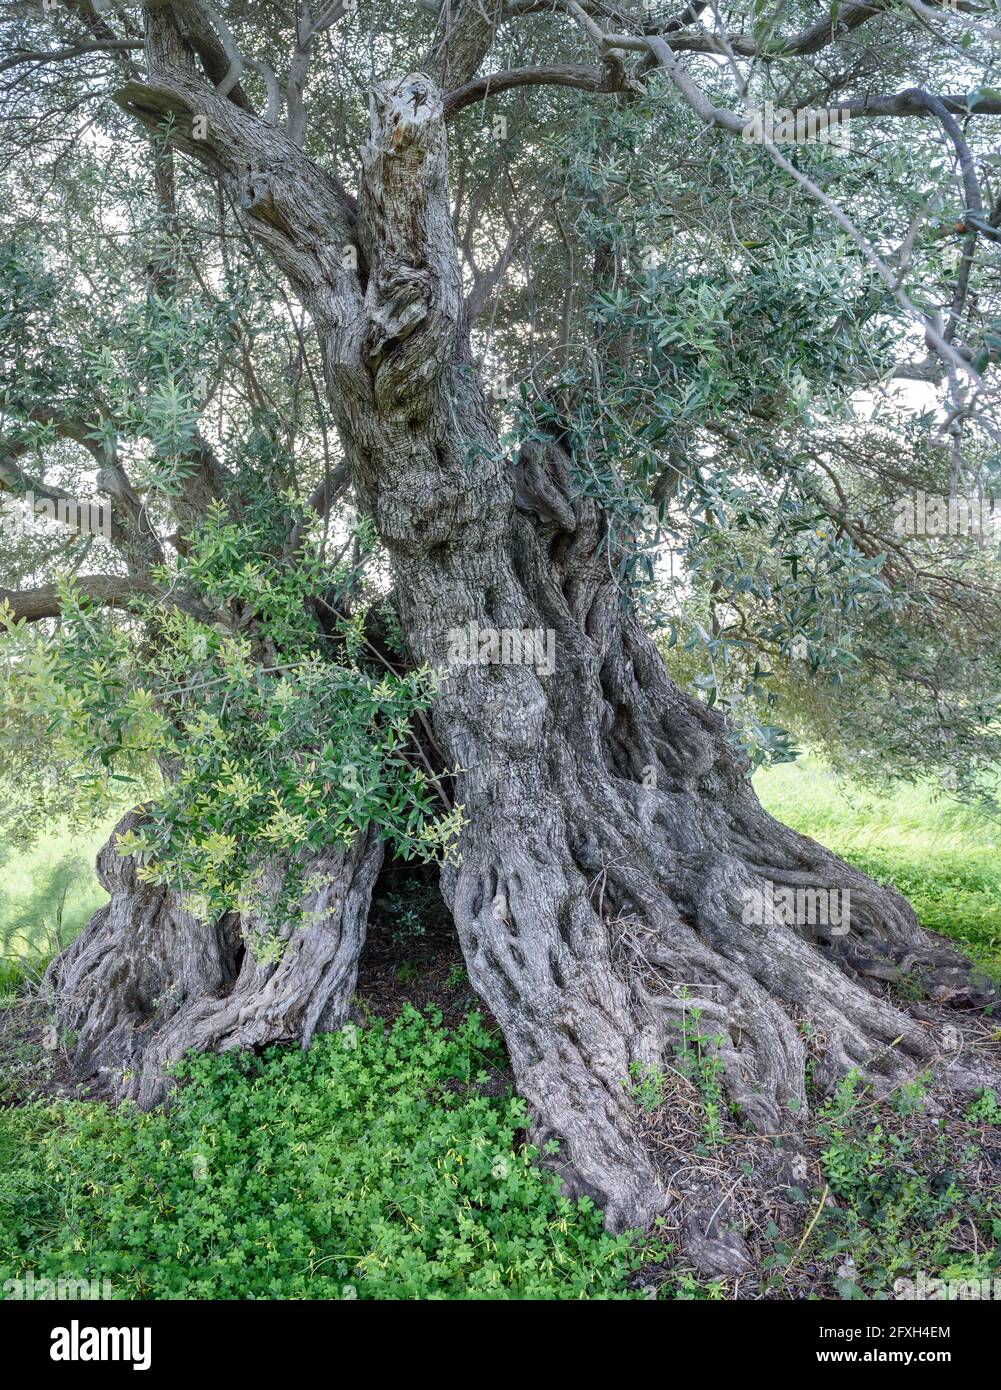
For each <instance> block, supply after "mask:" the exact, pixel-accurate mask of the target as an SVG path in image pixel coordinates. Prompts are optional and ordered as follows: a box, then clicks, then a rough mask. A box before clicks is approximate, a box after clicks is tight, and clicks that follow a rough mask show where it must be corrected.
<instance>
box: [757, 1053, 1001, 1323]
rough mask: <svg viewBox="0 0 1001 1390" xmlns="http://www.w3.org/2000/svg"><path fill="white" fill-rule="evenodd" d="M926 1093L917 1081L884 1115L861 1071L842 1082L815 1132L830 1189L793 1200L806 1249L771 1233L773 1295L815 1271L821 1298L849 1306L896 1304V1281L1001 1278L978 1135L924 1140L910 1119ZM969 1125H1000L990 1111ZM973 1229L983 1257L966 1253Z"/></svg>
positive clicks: (993, 1198)
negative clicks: (981, 1180) (796, 1275)
mask: <svg viewBox="0 0 1001 1390" xmlns="http://www.w3.org/2000/svg"><path fill="white" fill-rule="evenodd" d="M926 1094H927V1091H926V1086H925V1084H924V1083H923V1082H922V1081H920V1080H918V1081H915V1082H912V1083H910V1084H909V1085H908V1086H907V1087H905V1088H903V1089H902V1090H901V1091H898V1092H894V1093H893V1094H892V1095H891V1096H890V1097H889V1098H888V1102H887V1105H886V1108H885V1109H881V1108H880V1106H879V1105H878V1104H877V1102H875V1101H874V1100H873V1098H872V1096H871V1094H870V1092H869V1090H868V1088H867V1087H865V1086H864V1085H862V1083H861V1081H860V1079H859V1076H858V1074H857V1073H849V1074H848V1075H847V1076H846V1077H844V1078H843V1079H842V1080H841V1081H840V1082H839V1083H838V1086H837V1087H836V1089H835V1092H834V1094H833V1095H832V1096H831V1097H830V1098H829V1099H828V1100H827V1101H825V1102H824V1103H823V1105H822V1106H821V1108H820V1110H819V1113H818V1115H817V1120H816V1123H815V1126H814V1135H815V1137H816V1140H817V1141H818V1142H819V1144H820V1146H821V1152H820V1156H819V1157H820V1166H821V1170H822V1173H823V1178H824V1183H825V1186H824V1187H823V1189H822V1190H821V1191H819V1192H813V1193H812V1194H806V1193H803V1192H799V1191H794V1193H793V1195H794V1196H795V1197H796V1199H797V1200H798V1201H800V1202H802V1203H803V1207H804V1213H805V1215H804V1239H805V1243H804V1240H803V1239H801V1240H800V1242H799V1243H798V1244H795V1245H794V1244H791V1243H789V1242H788V1241H786V1240H784V1239H783V1238H781V1237H780V1236H779V1232H778V1229H777V1228H776V1227H774V1226H773V1227H772V1228H771V1230H770V1232H769V1233H768V1234H770V1235H771V1237H772V1238H773V1241H774V1253H773V1254H772V1255H771V1256H769V1257H768V1258H767V1260H766V1262H765V1267H766V1269H768V1270H769V1271H771V1273H770V1274H769V1277H768V1279H767V1281H766V1287H767V1288H768V1289H770V1290H773V1291H774V1290H784V1289H787V1288H788V1286H789V1283H788V1281H789V1280H790V1278H791V1276H792V1274H793V1271H794V1270H796V1269H797V1268H799V1269H800V1270H801V1269H802V1266H804V1265H807V1264H809V1265H810V1266H811V1267H812V1268H815V1269H817V1270H819V1271H821V1272H823V1274H824V1276H825V1288H824V1291H823V1292H822V1293H821V1296H828V1297H829V1296H835V1297H839V1298H843V1299H849V1300H853V1299H878V1300H883V1299H888V1298H893V1297H894V1296H895V1295H894V1283H895V1281H896V1280H897V1279H901V1278H910V1279H912V1280H913V1279H914V1278H915V1277H916V1276H918V1275H922V1274H923V1275H925V1276H927V1277H928V1278H932V1279H937V1278H957V1279H960V1278H978V1279H981V1278H990V1277H991V1276H996V1274H997V1271H998V1269H999V1267H1001V1250H999V1249H998V1248H997V1242H998V1237H999V1235H1001V1200H999V1198H1001V1193H999V1191H998V1189H997V1188H996V1187H994V1188H992V1187H990V1186H987V1187H985V1188H984V1187H976V1188H975V1187H974V1186H973V1184H972V1183H970V1182H969V1181H968V1177H969V1174H970V1173H971V1172H975V1171H977V1170H979V1169H981V1166H982V1165H981V1164H980V1163H979V1161H978V1153H977V1149H976V1147H975V1141H976V1138H977V1135H976V1132H975V1131H974V1130H971V1129H964V1128H962V1127H961V1126H958V1125H957V1124H956V1121H955V1120H953V1121H952V1123H951V1127H950V1129H949V1130H948V1131H945V1130H943V1131H942V1132H940V1133H938V1134H937V1136H935V1137H934V1138H933V1139H931V1140H929V1139H928V1136H927V1134H924V1135H922V1140H923V1142H919V1138H918V1133H919V1131H918V1130H917V1129H916V1127H914V1126H912V1125H911V1126H909V1125H908V1124H907V1117H908V1116H910V1115H912V1114H914V1113H916V1112H917V1111H919V1110H921V1109H922V1108H923V1105H924V1101H925V1097H926ZM978 1104H979V1102H978ZM999 1114H1001V1112H999ZM894 1116H896V1117H898V1118H897V1119H896V1120H895V1119H894ZM965 1118H966V1123H967V1124H974V1123H996V1118H993V1112H990V1110H989V1105H985V1106H984V1109H983V1113H981V1112H978V1111H976V1107H974V1109H973V1110H971V1111H969V1112H968V1113H967V1116H966V1117H965ZM964 1170H965V1171H964ZM971 1230H972V1231H973V1232H974V1233H975V1236H974V1243H975V1247H976V1249H977V1251H978V1253H977V1254H976V1255H971V1254H967V1253H965V1252H966V1250H967V1247H968V1241H969V1234H970V1231H971Z"/></svg>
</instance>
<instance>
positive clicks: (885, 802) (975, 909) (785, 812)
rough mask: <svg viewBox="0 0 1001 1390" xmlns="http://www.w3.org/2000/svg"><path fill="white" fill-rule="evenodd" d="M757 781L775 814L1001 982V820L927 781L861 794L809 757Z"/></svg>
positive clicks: (763, 774)
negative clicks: (889, 892) (885, 889)
mask: <svg viewBox="0 0 1001 1390" xmlns="http://www.w3.org/2000/svg"><path fill="white" fill-rule="evenodd" d="M754 785H755V788H756V790H757V793H758V796H759V797H760V798H761V801H762V804H763V805H764V807H765V809H766V810H767V811H769V812H770V813H771V814H772V815H773V816H775V818H776V819H777V820H780V821H784V822H785V823H786V824H787V825H791V826H793V827H794V829H796V830H799V831H801V832H802V833H803V834H804V835H809V836H811V837H812V838H813V839H815V840H819V841H820V843H821V844H823V845H826V846H827V847H828V848H829V849H832V850H833V851H834V852H835V854H838V855H840V856H841V857H842V858H843V859H847V860H848V862H849V863H851V864H854V865H855V866H856V868H858V869H861V870H862V871H863V873H866V874H868V875H869V876H870V877H871V878H875V879H878V880H879V881H880V882H881V883H891V884H893V885H894V886H895V887H896V888H897V889H898V890H899V891H900V892H901V893H903V895H904V897H905V898H907V899H908V900H909V901H910V902H911V904H912V905H913V907H914V910H915V912H916V913H917V915H918V918H919V920H920V921H921V923H922V925H923V926H925V927H927V928H928V929H929V930H930V931H934V932H940V933H941V934H942V935H943V936H948V937H951V938H952V939H953V940H954V941H955V942H957V944H958V945H960V946H961V947H962V948H963V949H964V950H965V951H967V952H968V953H969V955H970V956H971V957H972V958H973V959H974V960H976V961H977V963H978V964H979V965H980V966H981V967H982V968H983V969H984V970H985V972H986V973H988V974H991V975H993V976H994V977H995V978H997V979H1001V821H998V820H992V819H991V818H990V817H988V816H987V815H986V814H985V813H984V812H982V811H979V810H976V809H974V808H972V807H965V806H960V805H958V804H957V803H955V802H953V801H950V800H949V799H948V798H946V797H943V796H941V795H937V796H936V795H935V794H934V793H933V792H932V791H930V790H929V789H928V788H927V787H923V786H916V787H898V788H896V789H894V790H891V791H889V792H887V793H886V794H885V795H882V796H876V795H873V794H872V793H869V792H862V791H859V790H858V789H857V788H854V787H850V786H846V785H845V784H844V783H839V782H838V781H837V779H836V778H835V777H834V776H833V775H832V774H831V773H830V772H829V771H827V769H826V768H824V767H823V766H822V765H820V764H818V763H816V762H814V761H813V760H812V759H808V758H807V759H803V760H801V761H799V762H796V763H785V764H782V765H781V766H779V767H774V768H769V769H767V770H765V771H762V772H759V773H758V774H757V776H756V777H755V779H754Z"/></svg>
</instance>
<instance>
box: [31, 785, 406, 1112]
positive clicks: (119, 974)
mask: <svg viewBox="0 0 1001 1390" xmlns="http://www.w3.org/2000/svg"><path fill="white" fill-rule="evenodd" d="M141 819H142V817H141V813H137V812H129V814H128V815H127V816H125V817H124V818H123V820H122V821H121V822H120V823H119V825H118V826H117V827H116V830H115V833H114V834H113V835H112V837H111V839H110V840H109V841H108V843H107V844H106V845H105V846H104V848H103V849H102V850H101V852H100V854H99V855H98V860H97V872H98V878H99V879H100V881H101V884H102V886H103V887H104V888H105V889H106V890H107V891H108V893H109V894H110V895H111V897H110V901H109V902H108V903H107V904H105V906H104V907H101V908H99V909H98V910H97V912H95V914H94V916H93V917H92V918H91V920H90V922H89V923H88V924H87V926H86V927H85V928H84V930H83V931H82V932H81V934H80V935H79V936H78V937H77V939H76V941H74V942H73V944H72V945H71V946H69V947H68V948H67V949H66V950H65V951H64V952H63V953H62V954H61V955H60V956H58V957H57V958H56V960H55V961H53V963H52V965H51V966H50V968H49V970H48V972H47V974H46V977H45V980H44V983H43V992H44V994H45V995H46V996H47V997H48V998H50V999H51V1000H52V1002H53V1003H54V1005H55V1008H56V1012H57V1014H58V1017H59V1019H60V1022H61V1023H62V1025H63V1026H64V1027H65V1028H67V1029H69V1030H71V1032H72V1034H73V1035H74V1036H73V1043H72V1052H73V1061H74V1065H75V1067H76V1070H77V1071H78V1072H79V1074H80V1075H81V1076H85V1077H94V1076H97V1077H102V1078H103V1079H104V1080H105V1081H106V1082H107V1084H108V1085H109V1086H110V1088H111V1089H112V1090H113V1091H114V1092H115V1093H116V1094H117V1095H120V1096H126V1097H129V1098H130V1099H133V1100H135V1101H137V1102H138V1103H139V1104H140V1105H143V1106H149V1105H153V1104H156V1103H157V1102H158V1101H159V1100H161V1099H162V1098H163V1096H164V1095H165V1093H166V1091H167V1086H168V1072H167V1069H168V1068H169V1067H170V1066H171V1065H172V1064H173V1063H175V1062H177V1061H179V1060H180V1058H181V1057H182V1056H183V1055H184V1053H185V1052H187V1051H189V1050H193V1051H227V1050H229V1049H230V1048H234V1047H260V1046H264V1045H265V1044H267V1043H274V1042H299V1043H301V1044H302V1045H303V1046H304V1047H308V1045H309V1042H310V1040H311V1038H312V1037H313V1035H314V1034H315V1033H325V1032H332V1031H334V1030H335V1029H337V1028H339V1027H341V1026H342V1024H343V1023H345V1021H346V1020H347V1018H348V1014H349V1010H350V1007H351V1001H352V998H353V995H354V987H355V980H356V978H357V974H358V957H359V955H360V953H361V948H362V946H363V944H364V941H365V929H366V924H367V921H368V911H369V905H370V903H371V900H372V889H373V886H374V884H375V879H376V875H377V874H378V872H379V866H380V864H381V863H382V844H381V842H380V841H379V839H378V838H377V837H376V836H374V835H360V836H359V837H358V839H357V840H356V841H355V843H354V844H353V845H352V847H351V848H350V849H349V850H348V851H346V852H344V853H338V852H330V853H328V854H324V855H317V856H315V857H314V858H311V859H310V861H309V864H308V867H307V869H306V895H305V897H304V899H303V902H302V911H303V918H302V921H301V924H299V925H297V926H295V927H293V928H286V929H285V930H284V931H279V933H278V935H279V939H280V944H281V946H282V947H283V949H282V950H281V951H280V952H276V951H274V950H270V951H269V952H268V953H267V954H266V955H263V958H262V959H257V958H256V957H255V953H254V947H255V935H256V932H255V926H256V924H255V923H254V922H253V921H248V922H247V923H245V924H241V922H240V920H239V918H238V917H237V916H236V915H235V914H230V915H228V916H226V917H224V918H223V919H222V920H221V921H218V922H216V923H214V924H206V923H204V922H200V921H198V920H197V919H196V918H194V917H193V916H192V915H191V913H190V912H187V911H186V910H185V909H184V907H183V906H181V905H180V904H179V902H178V900H177V897H176V896H175V895H174V894H173V893H171V891H170V890H169V889H167V888H163V887H159V886H154V885H150V884H147V883H143V882H142V881H141V880H140V879H139V878H137V876H136V865H135V861H134V860H133V859H131V858H122V857H121V856H120V855H119V854H118V852H117V850H116V848H115V840H116V837H117V835H118V834H120V833H125V832H126V831H127V830H130V829H134V828H135V827H136V826H137V824H138V823H139V822H140V821H141ZM281 876H282V870H281V868H280V866H277V865H271V866H269V867H268V870H267V871H266V873H265V875H264V882H263V885H262V886H263V891H264V893H265V894H266V895H267V894H268V893H273V894H275V895H277V892H278V890H279V888H280V886H281ZM259 954H262V953H259Z"/></svg>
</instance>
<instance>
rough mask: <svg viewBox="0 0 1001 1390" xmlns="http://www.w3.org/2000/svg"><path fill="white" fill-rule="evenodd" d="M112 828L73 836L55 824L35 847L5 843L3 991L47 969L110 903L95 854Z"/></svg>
mask: <svg viewBox="0 0 1001 1390" xmlns="http://www.w3.org/2000/svg"><path fill="white" fill-rule="evenodd" d="M110 831H111V826H110V825H102V826H98V827H96V828H95V829H94V830H92V831H91V832H90V833H88V834H76V835H74V834H71V833H70V832H69V831H68V830H67V829H66V827H65V826H64V825H54V826H53V827H52V831H51V833H50V834H49V835H47V836H46V838H45V840H43V841H42V842H40V843H39V844H37V845H35V846H34V847H33V848H32V849H31V850H27V851H23V850H18V849H14V848H12V847H10V846H2V847H0V993H3V991H4V990H6V989H10V988H13V987H14V986H15V985H16V984H17V983H18V981H19V980H20V979H21V978H22V977H23V976H24V975H25V974H28V975H33V974H36V973H37V972H38V971H39V970H41V969H44V967H45V965H46V964H47V963H48V961H49V959H50V958H51V957H52V955H53V954H54V952H55V951H56V950H58V949H59V947H60V946H61V945H66V944H67V943H68V942H70V941H72V940H73V938H74V937H75V936H76V934H77V933H78V932H79V931H80V929H81V927H82V926H83V925H84V923H85V922H86V921H87V919H88V918H89V917H90V915H91V913H93V912H94V911H96V909H97V908H99V907H100V906H101V904H102V903H105V902H107V900H108V895H107V893H105V891H104V889H103V888H102V887H101V885H100V884H99V883H98V881H97V878H96V877H95V874H94V858H95V856H96V854H97V851H98V849H99V848H100V847H101V845H102V844H103V843H104V841H105V840H106V839H107V838H108V835H109V834H110Z"/></svg>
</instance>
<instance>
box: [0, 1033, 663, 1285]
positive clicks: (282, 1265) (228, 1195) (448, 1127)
mask: <svg viewBox="0 0 1001 1390" xmlns="http://www.w3.org/2000/svg"><path fill="white" fill-rule="evenodd" d="M499 1060H500V1058H499V1056H498V1053H497V1049H496V1045H495V1043H494V1042H493V1040H492V1039H491V1037H490V1036H489V1035H488V1034H487V1033H486V1031H485V1030H484V1028H483V1026H482V1023H481V1022H480V1020H479V1018H478V1017H477V1016H476V1015H471V1016H470V1018H469V1019H468V1020H467V1022H466V1024H465V1025H464V1027H463V1028H462V1029H461V1030H459V1031H458V1032H455V1033H452V1034H446V1033H445V1032H444V1031H443V1030H442V1029H441V1027H440V1026H439V1020H438V1019H436V1018H430V1019H429V1018H425V1017H422V1016H421V1015H420V1014H418V1013H417V1012H416V1011H415V1010H413V1009H408V1010H407V1011H406V1012H405V1013H404V1014H403V1015H401V1017H400V1018H399V1019H398V1020H397V1022H396V1023H395V1024H394V1025H393V1026H392V1027H391V1028H386V1027H385V1026H384V1025H383V1024H382V1023H380V1022H376V1023H375V1024H374V1025H373V1026H372V1027H370V1028H366V1029H364V1030H359V1029H352V1028H349V1029H348V1030H347V1031H346V1032H343V1033H337V1034H332V1035H329V1036H326V1037H321V1038H319V1039H317V1040H316V1042H315V1044H314V1046H313V1047H312V1048H311V1049H310V1051H308V1052H303V1051H301V1050H297V1049H272V1050H271V1051H270V1052H269V1053H268V1054H267V1055H265V1056H264V1057H262V1058H259V1059H250V1058H247V1057H246V1056H245V1055H243V1056H239V1057H238V1056H236V1055H229V1056H222V1057H219V1056H201V1057H198V1058H195V1059H194V1060H193V1061H192V1062H191V1063H190V1065H189V1067H188V1071H187V1076H188V1078H189V1079H188V1081H187V1084H186V1085H185V1086H183V1087H182V1088H181V1090H180V1092H179V1095H178V1097H177V1100H176V1103H175V1105H174V1106H173V1108H172V1109H171V1110H170V1111H168V1112H157V1113H154V1114H140V1113H137V1112H136V1111H134V1110H132V1109H131V1108H129V1107H125V1108H122V1109H120V1110H113V1109H108V1108H107V1107H105V1106H104V1105H100V1104H94V1103H83V1102H56V1103H52V1102H50V1103H45V1104H43V1103H35V1104H31V1105H28V1106H24V1107H21V1108H12V1109H9V1110H6V1111H4V1112H3V1113H0V1283H2V1281H3V1280H6V1279H9V1278H15V1277H20V1276H22V1275H24V1274H25V1273H26V1272H27V1271H28V1270H29V1269H30V1270H33V1271H34V1274H35V1277H36V1279H39V1278H43V1277H49V1278H59V1277H63V1278H74V1279H79V1278H87V1279H105V1278H107V1279H109V1280H110V1281H111V1286H112V1289H113V1293H114V1296H115V1297H117V1298H135V1297H140V1298H158V1299H162V1298H223V1299H235V1298H241V1299H248V1298H353V1297H357V1298H379V1299H400V1298H404V1299H411V1298H436V1299H442V1298H445V1299H447V1298H493V1299H496V1298H518V1299H529V1298H531V1299H552V1298H559V1299H573V1298H581V1297H586V1298H626V1297H631V1296H642V1295H637V1294H633V1293H631V1291H629V1290H628V1289H627V1287H626V1278H627V1276H628V1274H629V1273H630V1271H632V1270H633V1269H635V1268H637V1267H638V1266H639V1264H640V1263H641V1262H642V1259H643V1258H644V1255H645V1257H646V1258H650V1256H651V1255H652V1254H654V1253H655V1252H653V1251H650V1250H647V1251H646V1252H644V1251H642V1250H640V1249H638V1248H634V1247H633V1246H632V1244H631V1242H630V1239H629V1238H628V1237H626V1236H610V1235H608V1234H607V1233H606V1232H605V1231H604V1230H603V1229H602V1226H601V1221H600V1217H599V1214H598V1213H597V1212H596V1211H595V1210H594V1208H593V1207H592V1206H591V1204H590V1203H589V1202H587V1201H584V1202H581V1203H579V1204H578V1203H571V1202H568V1201H566V1200H564V1199H563V1198H561V1197H560V1196H558V1195H557V1192H556V1190H555V1180H554V1178H553V1177H552V1176H550V1175H547V1174H546V1173H544V1172H542V1171H541V1170H540V1169H539V1168H538V1167H536V1166H534V1165H533V1164H532V1158H533V1156H534V1153H535V1151H534V1150H532V1149H530V1148H529V1147H527V1146H525V1145H523V1144H522V1143H521V1142H520V1131H521V1130H522V1128H523V1126H524V1111H523V1106H522V1102H521V1101H519V1100H518V1099H517V1098H514V1097H512V1096H510V1094H508V1093H505V1094H504V1095H503V1096H500V1097H496V1096H488V1095H485V1094H484V1093H483V1090H482V1087H481V1085H480V1084H478V1078H479V1081H483V1080H484V1079H485V1074H486V1069H487V1068H492V1067H495V1066H496V1064H497V1063H498V1061H499Z"/></svg>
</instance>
